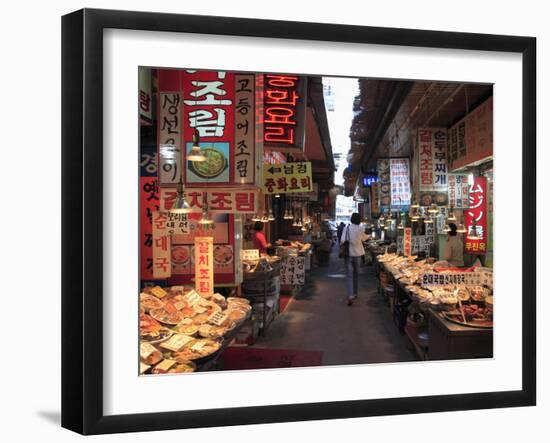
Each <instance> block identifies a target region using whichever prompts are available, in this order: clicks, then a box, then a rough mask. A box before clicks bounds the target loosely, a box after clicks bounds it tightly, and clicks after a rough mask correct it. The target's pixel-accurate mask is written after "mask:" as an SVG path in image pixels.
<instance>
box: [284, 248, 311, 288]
mask: <svg viewBox="0 0 550 443" xmlns="http://www.w3.org/2000/svg"><path fill="white" fill-rule="evenodd" d="M305 261H306V258H305V257H299V256H297V255H286V256H285V257H284V258H283V260H282V262H281V284H282V285H303V284H304V282H305Z"/></svg>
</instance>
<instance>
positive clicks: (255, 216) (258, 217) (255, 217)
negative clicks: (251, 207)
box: [252, 214, 262, 222]
mask: <svg viewBox="0 0 550 443" xmlns="http://www.w3.org/2000/svg"><path fill="white" fill-rule="evenodd" d="M252 221H254V222H257V221H262V219H261V218H260V216H259V215H258V214H254V216H253V217H252Z"/></svg>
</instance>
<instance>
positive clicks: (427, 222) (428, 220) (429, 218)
mask: <svg viewBox="0 0 550 443" xmlns="http://www.w3.org/2000/svg"><path fill="white" fill-rule="evenodd" d="M433 222H434V221H433V219H432V218H431V217H427V218H425V219H424V223H426V224H430V223H433Z"/></svg>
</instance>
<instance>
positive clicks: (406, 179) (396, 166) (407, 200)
mask: <svg viewBox="0 0 550 443" xmlns="http://www.w3.org/2000/svg"><path fill="white" fill-rule="evenodd" d="M390 186H391V207H392V209H402V208H405V207H408V206H409V205H410V204H411V182H410V172H409V159H408V158H391V159H390Z"/></svg>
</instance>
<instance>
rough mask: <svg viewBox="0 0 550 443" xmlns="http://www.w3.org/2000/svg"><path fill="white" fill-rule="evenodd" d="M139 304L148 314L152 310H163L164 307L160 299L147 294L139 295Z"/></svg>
mask: <svg viewBox="0 0 550 443" xmlns="http://www.w3.org/2000/svg"><path fill="white" fill-rule="evenodd" d="M139 304H140V307H143V309H144V310H145V311H146V312H149V311H150V310H151V309H159V308H162V307H163V305H164V303H163V302H162V301H161V300H160V299H159V298H157V297H155V296H154V295H152V294H147V293H145V292H142V293H140V294H139Z"/></svg>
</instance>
